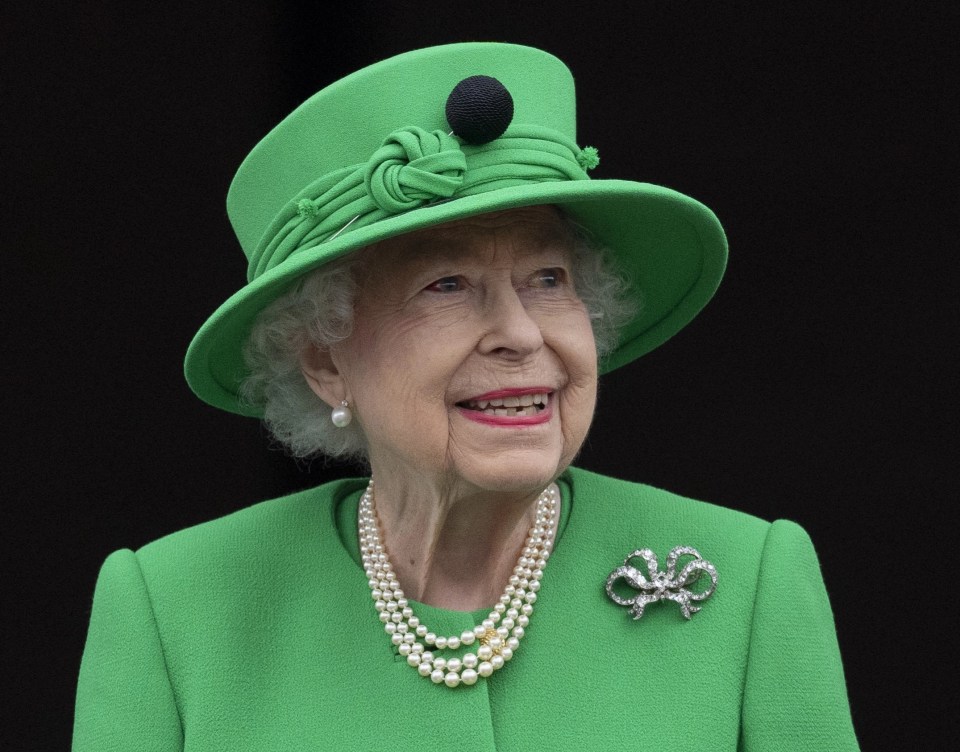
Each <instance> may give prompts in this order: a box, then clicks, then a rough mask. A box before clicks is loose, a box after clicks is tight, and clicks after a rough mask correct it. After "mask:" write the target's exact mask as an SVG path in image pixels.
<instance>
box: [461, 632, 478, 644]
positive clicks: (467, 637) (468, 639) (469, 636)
mask: <svg viewBox="0 0 960 752" xmlns="http://www.w3.org/2000/svg"><path fill="white" fill-rule="evenodd" d="M476 639H477V636H476V635H475V634H474V633H473V631H472V630H469V629H465V630H463V632H461V634H460V642H461V643H463V644H464V645H473V642H474V640H476Z"/></svg>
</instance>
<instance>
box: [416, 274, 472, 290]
mask: <svg viewBox="0 0 960 752" xmlns="http://www.w3.org/2000/svg"><path fill="white" fill-rule="evenodd" d="M424 289H426V290H429V291H430V292H459V291H460V290H462V289H463V280H462V279H461V278H460V277H441V278H440V279H438V280H437V281H436V282H431V283H430V284H429V285H427V286H426V288H424Z"/></svg>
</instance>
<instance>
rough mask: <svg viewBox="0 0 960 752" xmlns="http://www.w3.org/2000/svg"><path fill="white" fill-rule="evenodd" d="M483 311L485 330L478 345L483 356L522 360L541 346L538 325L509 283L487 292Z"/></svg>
mask: <svg viewBox="0 0 960 752" xmlns="http://www.w3.org/2000/svg"><path fill="white" fill-rule="evenodd" d="M485 309H486V310H485V311H484V322H485V324H486V327H485V330H484V334H483V336H482V337H481V339H480V343H479V348H480V351H481V352H483V353H484V354H492V355H498V356H500V357H504V358H508V359H510V360H522V359H523V358H526V357H527V356H529V355H531V354H532V353H535V352H536V351H537V350H539V349H540V348H541V347H543V332H541V331H540V324H539V323H538V322H537V321H536V319H534V318H533V317H532V316H531V315H530V312H529V311H528V310H527V309H526V308H525V307H524V305H523V301H522V300H521V298H520V295H519V294H518V293H517V291H516V290H515V289H514V287H513V285H512V284H507V285H502V286H500V287H498V288H497V289H496V290H495V291H490V292H489V293H488V296H487V301H486V305H485Z"/></svg>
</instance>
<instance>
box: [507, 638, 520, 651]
mask: <svg viewBox="0 0 960 752" xmlns="http://www.w3.org/2000/svg"><path fill="white" fill-rule="evenodd" d="M507 647H508V648H510V649H511V650H516V649H517V648H518V647H520V640H519V639H518V638H516V637H508V638H507Z"/></svg>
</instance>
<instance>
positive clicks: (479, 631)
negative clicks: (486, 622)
mask: <svg viewBox="0 0 960 752" xmlns="http://www.w3.org/2000/svg"><path fill="white" fill-rule="evenodd" d="M486 633H487V628H486V627H485V626H483V625H482V624H478V625H477V626H475V627H474V628H473V634H474V636H475V637H483V636H484V635H485V634H486Z"/></svg>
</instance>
